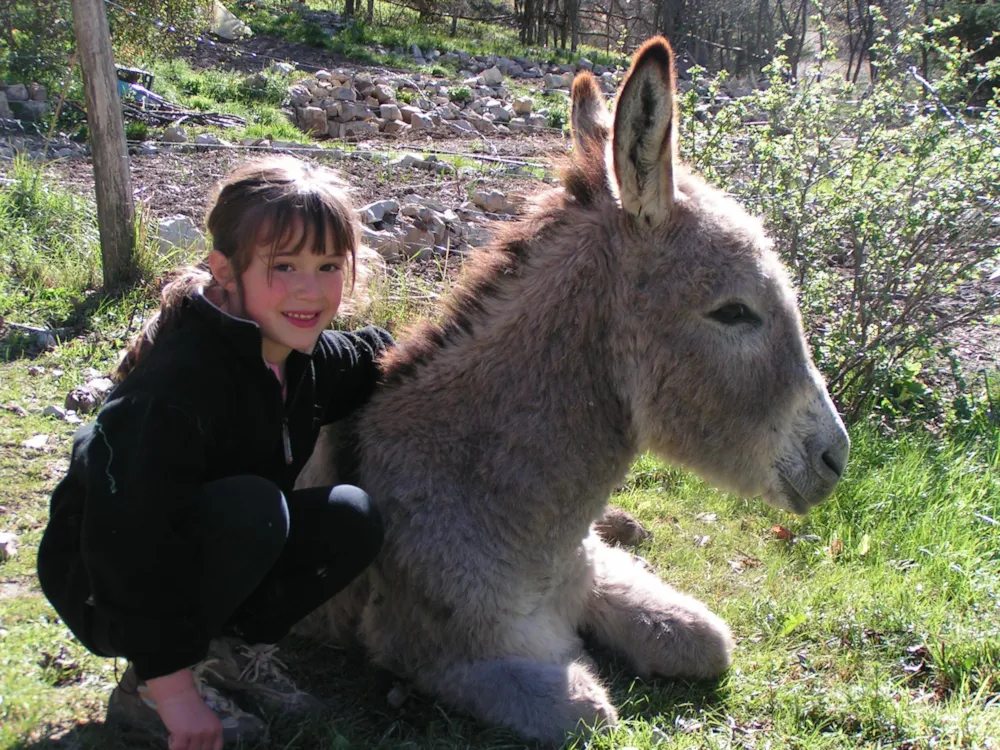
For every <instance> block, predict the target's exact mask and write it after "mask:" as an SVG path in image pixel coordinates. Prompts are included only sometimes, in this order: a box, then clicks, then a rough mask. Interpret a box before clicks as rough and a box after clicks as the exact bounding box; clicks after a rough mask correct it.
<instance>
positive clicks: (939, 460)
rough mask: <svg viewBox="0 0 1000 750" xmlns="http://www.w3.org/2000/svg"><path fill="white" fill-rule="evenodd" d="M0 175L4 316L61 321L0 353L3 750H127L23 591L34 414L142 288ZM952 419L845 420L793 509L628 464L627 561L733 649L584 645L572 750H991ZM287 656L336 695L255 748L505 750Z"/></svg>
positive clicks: (346, 662) (983, 497)
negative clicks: (714, 617) (818, 480)
mask: <svg viewBox="0 0 1000 750" xmlns="http://www.w3.org/2000/svg"><path fill="white" fill-rule="evenodd" d="M6 179H9V180H12V183H11V184H8V185H6V186H5V187H3V188H2V189H0V222H4V223H0V264H2V269H0V270H2V276H3V282H2V284H3V286H2V287H0V288H2V290H3V296H2V297H0V304H2V305H3V307H2V308H0V314H2V315H3V316H4V317H5V318H7V319H8V320H18V321H19V322H32V323H35V324H49V325H54V326H70V327H71V328H72V330H71V333H70V334H69V335H68V336H67V337H66V338H65V340H63V341H62V342H61V343H60V344H59V345H58V346H56V347H55V348H54V349H52V350H50V351H46V352H42V353H37V354H34V355H32V356H29V355H30V354H31V353H30V352H26V351H25V350H23V349H18V348H11V347H7V348H6V349H4V350H3V351H4V358H3V361H2V362H0V407H2V409H0V483H2V484H3V486H4V488H5V492H4V496H3V500H2V501H0V503H2V507H0V530H2V531H9V532H14V533H15V534H17V535H18V543H19V546H20V551H19V553H18V554H17V555H16V556H15V557H14V558H12V559H10V560H7V561H5V562H2V563H0V599H2V602H3V604H2V608H0V612H2V614H0V642H2V644H3V645H2V648H0V750H13V749H14V748H18V749H20V748H52V747H54V744H53V740H54V738H57V737H60V736H62V735H64V734H65V733H66V732H71V736H72V737H73V738H74V739H75V740H76V741H77V742H78V744H77V745H76V747H82V748H94V749H97V748H100V749H102V750H103V749H105V748H110V749H111V750H114V749H116V748H130V747H138V746H132V745H128V744H126V743H124V742H123V741H122V740H121V739H120V738H118V737H114V736H112V735H111V734H110V733H109V732H106V731H105V730H104V728H103V726H102V717H103V711H104V708H105V705H106V700H107V696H108V695H109V693H110V690H111V689H112V687H113V685H114V682H115V670H116V668H117V669H118V670H119V671H120V670H121V669H122V668H123V666H124V665H123V663H121V662H119V663H118V664H115V663H114V662H113V661H111V660H105V659H98V658H96V657H94V656H92V655H90V654H88V653H87V652H86V651H85V650H84V649H83V648H82V647H81V646H80V645H79V644H78V643H77V642H76V641H75V640H74V639H73V638H72V636H70V634H69V632H68V631H67V630H66V628H65V627H64V626H63V625H62V624H61V623H60V621H59V619H58V617H57V616H56V614H55V612H54V611H53V610H52V609H51V607H50V606H49V605H48V603H47V602H46V601H45V600H44V598H43V597H42V596H41V594H40V592H39V590H38V587H37V580H36V578H35V574H34V558H35V553H36V550H37V546H38V543H39V540H40V538H41V534H42V531H43V529H44V526H45V523H46V519H47V514H48V498H49V495H50V493H51V491H52V489H53V487H54V486H55V484H56V482H57V481H58V480H59V478H60V477H61V476H62V474H63V473H64V472H65V470H66V467H67V463H68V455H69V449H70V444H71V438H72V433H73V431H74V429H75V425H72V424H69V423H67V422H65V421H61V420H59V419H56V418H53V417H47V416H44V415H43V413H42V412H43V410H44V408H45V407H46V406H48V405H50V404H56V405H61V403H62V400H63V398H64V396H65V394H66V393H67V392H68V391H69V390H71V389H72V388H73V387H75V386H77V385H79V384H80V383H82V382H84V381H85V380H86V379H88V378H89V377H90V376H91V375H92V371H93V370H95V369H96V370H97V371H98V372H102V373H103V372H107V371H109V370H110V369H111V368H112V367H113V364H114V362H115V361H116V357H117V355H118V352H119V351H120V350H121V347H122V346H123V344H124V342H125V341H126V340H127V338H128V337H129V336H130V335H131V334H132V333H134V332H135V330H136V328H137V326H138V322H139V321H141V319H142V318H143V316H144V315H145V313H146V312H147V311H148V310H149V309H150V306H151V304H152V299H153V293H154V292H153V290H154V289H155V286H153V285H152V284H147V285H145V286H141V287H140V288H139V289H138V290H136V291H135V292H133V293H132V294H131V295H129V296H127V297H123V298H119V299H115V300H105V299H102V298H101V297H100V295H97V294H95V293H93V291H92V290H93V288H94V283H95V281H96V279H97V278H98V274H97V271H98V266H97V259H98V252H97V239H96V233H95V232H94V228H93V224H94V213H93V206H92V205H91V204H89V203H88V202H87V201H83V200H81V199H78V198H72V197H71V196H68V195H67V194H65V193H63V192H62V191H60V190H59V189H58V188H57V187H56V186H54V185H53V184H52V183H51V182H50V181H49V180H48V179H47V178H46V177H45V176H44V174H43V175H42V176H41V177H39V178H38V179H37V180H36V179H35V173H34V171H33V168H31V167H30V165H27V164H24V163H16V164H15V165H14V167H13V169H12V170H11V171H9V172H8V174H7V176H6ZM81 259H82V260H81ZM443 262H444V261H442V264H443ZM439 271H440V273H439V277H440V278H444V277H446V276H447V273H446V269H444V268H443V267H442V268H440V269H439ZM155 272H156V269H155V268H152V269H151V270H150V271H149V272H148V273H150V274H155ZM441 288H442V287H441V285H440V284H436V283H434V282H433V281H428V280H426V276H425V277H421V276H417V275H414V274H411V273H408V271H407V269H406V268H400V267H396V268H394V269H392V270H391V272H390V273H389V274H388V275H386V276H382V277H378V278H377V280H376V283H375V286H374V289H373V304H372V305H371V306H370V307H368V308H364V309H363V310H362V311H361V312H360V313H359V315H358V316H356V317H353V318H349V319H347V320H345V321H344V324H345V325H351V326H356V325H360V324H362V323H364V322H367V321H374V322H377V323H379V324H382V325H386V326H388V327H390V328H391V329H393V330H396V331H398V330H399V329H400V328H401V327H402V326H403V325H404V324H405V323H406V322H408V321H410V320H413V319H414V318H416V317H419V316H423V315H429V314H432V311H433V309H434V302H435V295H437V294H438V293H439V292H440V291H441ZM39 368H41V369H39ZM991 383H992V385H991V387H992V388H993V389H994V390H993V393H996V392H997V391H996V388H997V385H998V383H997V381H996V380H995V379H994V380H993V381H991ZM974 387H975V386H974ZM970 424H971V425H972V428H971V429H966V430H965V432H964V433H963V435H962V437H961V438H958V437H947V436H943V437H939V438H937V439H932V438H931V437H930V436H928V435H926V434H924V435H919V434H914V435H909V434H904V435H901V436H897V437H895V438H893V439H890V438H888V437H886V436H884V435H881V434H879V433H877V432H875V431H874V430H872V429H869V428H866V427H865V426H863V425H859V426H857V427H855V428H854V429H853V431H852V437H853V441H854V448H853V455H852V460H851V464H850V467H849V471H848V473H847V475H846V476H845V478H844V480H843V482H842V484H841V486H840V487H839V489H838V491H837V494H836V496H835V497H834V498H833V499H832V500H830V501H829V502H827V503H826V504H825V505H823V506H821V507H820V508H818V509H817V510H815V511H814V512H813V513H812V514H811V515H810V516H808V517H806V518H802V519H797V518H791V517H789V516H786V515H783V514H781V513H779V512H777V511H773V510H771V509H768V508H767V507H766V506H764V505H763V504H762V503H760V502H759V501H747V500H744V499H740V498H736V497H733V496H730V495H726V494H723V493H720V492H718V491H715V490H713V489H711V488H710V487H708V486H706V485H705V484H704V483H703V482H702V481H701V480H699V479H698V478H697V477H695V476H693V475H691V474H688V473H685V472H683V471H679V470H677V469H674V468H670V467H668V466H666V465H664V464H663V463H662V462H660V461H659V460H657V459H655V458H653V457H651V456H642V457H639V458H638V459H637V460H636V462H635V464H634V465H633V467H632V469H631V471H630V473H629V475H628V477H627V479H626V481H625V482H624V483H623V485H622V487H620V488H619V490H618V491H617V492H616V493H615V496H614V498H613V501H614V502H615V503H616V504H618V505H620V506H622V507H623V508H625V509H626V510H628V511H630V512H631V513H633V514H634V515H635V516H636V517H637V518H639V519H640V520H641V521H642V522H643V523H644V524H645V525H646V526H647V527H648V528H650V529H651V530H652V531H653V536H652V538H651V540H648V541H646V542H644V543H643V544H642V545H641V546H640V547H639V548H638V549H637V550H636V552H637V554H639V555H641V556H642V557H643V558H644V559H645V560H647V561H648V562H649V564H650V565H652V566H653V567H654V569H655V570H656V571H657V572H658V573H659V575H661V576H662V577H663V578H664V579H665V580H667V581H668V582H670V583H671V584H672V585H675V586H676V587H677V588H679V589H681V590H683V591H685V592H687V593H689V594H691V595H693V596H695V597H697V598H699V599H701V600H702V601H705V602H706V603H708V604H709V606H711V607H712V608H713V609H714V610H715V611H716V612H718V613H719V614H720V615H721V616H722V617H723V618H724V619H726V621H727V622H729V623H730V625H731V626H732V628H733V630H734V632H735V634H736V636H737V639H738V648H737V652H736V660H735V664H734V667H733V669H732V671H731V672H730V673H729V674H728V675H727V676H725V677H724V678H723V679H722V680H721V681H719V682H718V683H715V684H692V683H685V682H679V681H675V682H670V681H652V682H646V681H641V680H637V679H635V678H633V677H632V676H631V675H630V674H629V672H628V670H627V669H626V667H625V665H624V664H622V663H621V662H620V661H618V660H616V659H615V658H614V656H613V655H608V654H599V655H598V656H599V659H598V660H599V663H600V665H601V669H602V673H603V675H604V677H605V678H606V679H607V681H608V682H609V684H610V685H611V688H612V693H613V697H614V701H615V703H616V705H617V706H618V707H619V709H620V712H621V716H622V719H623V721H622V723H621V726H620V727H618V728H616V729H615V730H614V731H613V732H611V733H609V734H607V735H601V736H598V737H596V738H594V739H592V740H591V741H589V743H586V746H587V747H590V748H593V749H594V750H604V749H605V748H608V749H610V748H621V747H624V746H631V747H635V748H639V749H640V750H646V749H647V748H651V747H653V746H656V747H673V748H728V747H758V746H765V745H766V746H768V747H774V748H810V749H811V748H856V747H870V748H931V747H956V748H958V747H962V748H987V747H996V746H997V744H996V743H997V739H996V738H997V737H1000V526H998V525H997V524H996V522H995V520H994V519H1000V431H998V429H997V426H996V424H991V423H989V422H988V421H980V422H974V423H970ZM38 435H46V436H48V442H47V443H46V444H45V445H44V447H42V448H41V449H33V448H28V447H25V446H24V445H23V443H24V441H25V440H27V439H29V438H31V437H35V436H38ZM284 645H285V647H286V648H287V650H288V653H289V654H290V663H291V664H292V667H293V670H294V672H295V674H296V675H297V676H299V677H300V678H301V680H302V683H303V684H304V685H305V686H306V687H307V688H309V689H311V690H313V691H315V692H316V693H317V694H319V695H321V696H322V697H324V698H326V699H327V700H329V702H330V704H331V705H332V706H336V708H335V709H331V711H330V712H329V713H328V714H327V715H325V716H323V717H322V718H321V719H319V720H317V721H314V722H311V723H295V722H292V721H289V720H286V719H283V718H282V717H271V718H272V720H273V724H272V743H271V744H270V745H269V746H268V747H271V748H320V749H323V750H326V749H329V750H341V749H343V748H353V747H375V746H378V747H380V748H413V747H433V748H445V749H446V750H448V749H456V750H457V748H501V747H502V748H511V747H521V746H522V745H521V743H519V742H518V741H517V740H516V738H513V737H512V736H511V735H509V734H508V733H506V732H503V731H501V730H497V729H490V728H486V727H482V726H480V725H478V724H476V723H475V722H472V721H470V720H468V719H466V718H464V717H463V716H461V715H459V714H457V713H455V712H453V711H450V710H447V709H444V708H442V707H439V706H437V705H435V704H433V702H431V701H429V700H427V699H425V698H421V697H419V696H414V697H411V698H410V699H409V700H408V701H407V703H406V704H405V705H404V706H403V708H402V709H399V710H396V709H391V708H389V707H388V705H387V703H386V700H385V696H386V694H387V692H388V690H389V688H390V687H391V686H392V680H391V678H390V677H388V676H386V675H383V674H380V673H377V672H375V671H374V670H372V669H370V668H368V667H367V666H366V665H365V663H364V660H363V658H362V657H360V656H359V655H358V654H356V653H354V652H350V651H339V650H335V649H331V648H328V647H324V646H317V645H315V644H310V643H306V642H303V641H300V640H295V639H289V641H288V643H286V644H284ZM990 743H993V744H990ZM570 745H571V746H575V747H580V748H582V747H584V745H585V743H584V741H583V740H582V739H579V738H577V739H576V740H570ZM262 747H263V746H262Z"/></svg>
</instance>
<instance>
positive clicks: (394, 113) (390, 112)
mask: <svg viewBox="0 0 1000 750" xmlns="http://www.w3.org/2000/svg"><path fill="white" fill-rule="evenodd" d="M378 114H379V117H381V118H382V119H383V120H402V119H403V113H402V112H400V111H399V107H397V106H396V105H395V104H382V105H380V106H379V108H378Z"/></svg>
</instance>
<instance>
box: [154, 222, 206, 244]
mask: <svg viewBox="0 0 1000 750" xmlns="http://www.w3.org/2000/svg"><path fill="white" fill-rule="evenodd" d="M156 238H157V240H158V241H159V243H160V252H161V253H166V252H170V251H171V250H175V249H178V248H180V249H187V248H190V247H199V248H200V247H205V246H206V243H205V235H204V234H202V232H201V230H200V229H199V228H198V226H197V225H196V224H195V223H194V221H192V220H191V218H190V217H188V216H184V215H183V214H178V215H176V216H168V217H167V218H166V219H160V223H159V225H158V226H157V229H156Z"/></svg>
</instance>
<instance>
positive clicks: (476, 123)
mask: <svg viewBox="0 0 1000 750" xmlns="http://www.w3.org/2000/svg"><path fill="white" fill-rule="evenodd" d="M469 122H470V123H472V126H473V127H474V128H475V129H476V130H478V131H479V132H480V133H483V134H484V135H494V134H495V133H496V132H497V126H496V125H494V124H493V123H492V122H490V121H489V120H487V119H486V118H485V117H477V118H475V119H474V120H473V119H471V118H470V119H469Z"/></svg>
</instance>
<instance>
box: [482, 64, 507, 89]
mask: <svg viewBox="0 0 1000 750" xmlns="http://www.w3.org/2000/svg"><path fill="white" fill-rule="evenodd" d="M483 80H484V81H485V82H486V85H487V86H499V85H500V84H501V83H503V73H501V72H500V68H498V67H496V66H495V65H494V66H493V67H492V68H487V69H486V70H484V71H483Z"/></svg>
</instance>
